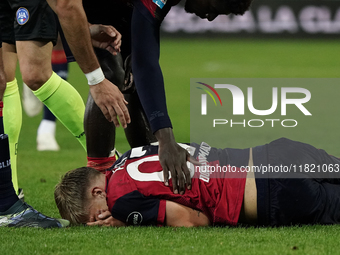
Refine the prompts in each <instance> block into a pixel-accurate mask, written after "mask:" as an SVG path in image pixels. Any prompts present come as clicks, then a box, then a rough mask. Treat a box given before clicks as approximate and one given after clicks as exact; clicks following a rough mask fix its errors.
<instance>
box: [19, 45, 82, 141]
mask: <svg viewBox="0 0 340 255" xmlns="http://www.w3.org/2000/svg"><path fill="white" fill-rule="evenodd" d="M16 45H17V53H18V58H19V64H20V70H21V74H22V78H23V81H24V82H25V83H26V84H27V86H29V87H30V88H31V89H32V90H33V93H34V94H35V95H36V96H37V98H38V99H39V100H40V101H42V102H43V103H44V104H45V105H46V106H47V107H48V108H49V109H50V110H51V112H52V113H53V114H54V115H55V116H56V117H57V118H58V119H59V120H60V122H61V123H63V124H64V126H65V127H66V128H67V129H68V130H69V131H70V132H71V133H72V134H73V135H74V136H75V137H76V138H77V139H78V141H79V142H80V143H81V145H82V146H83V147H84V148H85V147H86V141H85V135H84V131H83V116H84V111H85V106H84V103H83V100H82V98H81V96H80V95H79V93H78V92H77V91H76V90H75V89H74V88H73V87H72V86H71V85H70V84H69V83H68V82H67V81H64V80H63V79H62V78H60V77H59V76H58V75H57V74H56V73H54V72H52V66H51V54H52V43H51V42H43V41H17V42H16Z"/></svg>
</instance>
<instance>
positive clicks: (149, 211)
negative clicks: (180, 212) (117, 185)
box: [111, 190, 166, 226]
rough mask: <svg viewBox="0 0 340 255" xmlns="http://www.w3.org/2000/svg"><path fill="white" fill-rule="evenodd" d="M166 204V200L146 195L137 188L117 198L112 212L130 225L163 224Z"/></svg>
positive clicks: (115, 216)
mask: <svg viewBox="0 0 340 255" xmlns="http://www.w3.org/2000/svg"><path fill="white" fill-rule="evenodd" d="M165 205H166V201H165V200H161V199H158V198H155V197H146V196H144V195H143V194H141V193H140V192H139V191H137V190H135V191H132V192H130V193H128V194H126V195H124V196H122V197H120V198H119V199H117V201H116V203H115V204H114V205H113V207H112V209H111V214H112V216H113V217H114V218H116V219H118V220H120V221H122V222H125V223H126V224H128V225H134V226H138V225H139V226H163V225H164V221H165Z"/></svg>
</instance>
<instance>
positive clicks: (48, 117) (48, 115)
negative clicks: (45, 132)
mask: <svg viewBox="0 0 340 255" xmlns="http://www.w3.org/2000/svg"><path fill="white" fill-rule="evenodd" d="M43 119H44V120H50V121H55V120H56V117H55V116H54V114H53V113H52V112H51V111H50V110H49V109H48V108H47V107H46V105H44V116H43Z"/></svg>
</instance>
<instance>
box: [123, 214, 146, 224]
mask: <svg viewBox="0 0 340 255" xmlns="http://www.w3.org/2000/svg"><path fill="white" fill-rule="evenodd" d="M142 221H143V216H142V214H141V213H140V212H136V211H135V212H132V213H130V214H129V215H128V216H127V218H126V222H127V223H129V224H131V225H140V224H141V223H142Z"/></svg>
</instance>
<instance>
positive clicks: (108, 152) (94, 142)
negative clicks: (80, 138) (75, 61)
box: [84, 48, 124, 170]
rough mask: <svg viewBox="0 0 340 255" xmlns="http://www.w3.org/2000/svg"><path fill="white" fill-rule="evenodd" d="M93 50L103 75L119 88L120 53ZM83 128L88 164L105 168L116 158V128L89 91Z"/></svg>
mask: <svg viewBox="0 0 340 255" xmlns="http://www.w3.org/2000/svg"><path fill="white" fill-rule="evenodd" d="M95 52H96V54H97V57H98V60H99V63H100V65H101V68H102V70H103V72H104V75H105V77H106V78H107V79H108V80H109V81H111V82H112V83H113V84H115V85H116V86H118V87H119V88H121V87H122V86H123V83H124V69H123V61H122V58H121V56H120V54H118V55H117V56H113V55H112V54H111V53H109V52H108V51H106V50H102V49H96V48H95ZM84 128H85V134H86V137H87V141H86V145H87V156H88V166H91V167H94V168H95V169H97V170H105V169H107V168H108V167H110V166H111V165H112V162H113V161H114V160H115V159H116V156H115V138H116V128H115V126H114V124H113V122H108V121H107V119H106V118H105V116H104V115H103V113H102V112H101V110H100V109H99V107H98V106H97V105H96V103H95V102H94V100H93V98H92V96H91V94H90V93H89V96H88V100H87V103H86V111H85V118H84Z"/></svg>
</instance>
